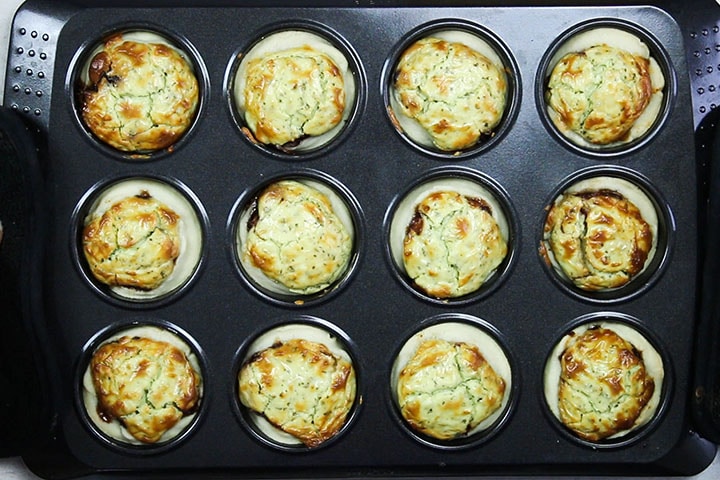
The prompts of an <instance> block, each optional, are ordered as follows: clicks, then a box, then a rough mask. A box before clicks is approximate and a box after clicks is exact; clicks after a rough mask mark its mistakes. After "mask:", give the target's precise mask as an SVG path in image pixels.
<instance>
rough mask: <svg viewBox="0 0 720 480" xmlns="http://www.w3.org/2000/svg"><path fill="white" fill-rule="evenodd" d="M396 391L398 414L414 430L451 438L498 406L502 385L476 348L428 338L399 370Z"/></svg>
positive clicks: (501, 394)
mask: <svg viewBox="0 0 720 480" xmlns="http://www.w3.org/2000/svg"><path fill="white" fill-rule="evenodd" d="M396 388H397V398H398V405H399V406H400V411H401V414H402V416H403V417H404V418H405V420H406V421H407V422H408V423H409V424H410V426H411V427H412V428H413V429H415V430H417V431H418V432H421V433H423V434H425V435H428V436H430V437H433V438H437V439H440V440H452V439H454V438H457V437H459V436H462V435H464V434H467V433H468V432H470V431H471V430H472V429H473V428H475V427H476V426H478V425H479V424H480V423H481V422H482V421H483V420H485V419H486V418H488V417H489V416H490V415H492V414H493V413H494V412H495V411H496V410H497V409H499V408H500V407H501V405H502V400H503V395H504V393H505V381H504V380H503V379H502V377H500V376H499V375H498V374H497V373H496V372H495V371H494V370H493V368H492V366H490V364H489V363H488V362H487V361H486V360H485V358H484V357H483V355H482V353H481V352H480V350H479V349H478V348H477V347H476V346H475V345H470V344H467V343H464V342H450V341H447V340H442V339H429V340H425V341H423V342H422V343H421V344H420V345H419V347H418V349H417V351H416V352H415V354H414V355H413V356H412V358H411V359H410V360H409V361H408V363H407V364H406V365H405V366H404V367H403V369H402V370H401V372H400V375H399V377H398V383H397V386H396Z"/></svg>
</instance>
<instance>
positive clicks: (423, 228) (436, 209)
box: [403, 191, 508, 298]
mask: <svg viewBox="0 0 720 480" xmlns="http://www.w3.org/2000/svg"><path fill="white" fill-rule="evenodd" d="M494 215H495V212H493V209H492V207H491V206H490V205H489V204H488V203H487V202H486V201H485V200H484V199H482V198H477V197H472V196H468V195H462V194H460V193H458V192H454V191H437V192H433V193H431V194H429V195H427V196H426V197H425V198H424V199H423V200H422V201H421V202H420V203H419V204H418V205H417V207H416V208H415V214H414V216H413V217H412V219H411V221H410V224H409V225H408V227H407V230H406V233H405V237H404V240H403V263H404V266H405V271H406V272H407V274H408V275H409V276H410V278H412V279H413V281H414V282H415V284H416V285H417V286H418V287H419V288H420V289H422V290H423V291H424V292H425V293H427V294H428V295H430V296H433V297H435V298H452V297H459V296H462V295H467V294H469V293H472V292H474V291H476V290H478V289H479V288H480V287H482V285H483V284H484V283H485V281H486V280H487V279H488V278H489V277H490V276H491V275H492V274H493V273H494V272H495V271H496V270H497V268H498V266H499V265H500V264H501V263H502V261H503V260H504V258H505V256H506V255H507V251H508V248H507V242H506V240H505V238H503V235H502V232H501V231H500V227H499V225H498V223H497V220H496V218H495V217H494Z"/></svg>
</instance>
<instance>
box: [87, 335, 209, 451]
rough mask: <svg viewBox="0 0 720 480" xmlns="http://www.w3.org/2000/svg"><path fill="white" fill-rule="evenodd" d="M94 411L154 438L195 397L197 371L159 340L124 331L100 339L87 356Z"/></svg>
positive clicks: (194, 404) (188, 410)
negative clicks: (107, 340) (100, 341)
mask: <svg viewBox="0 0 720 480" xmlns="http://www.w3.org/2000/svg"><path fill="white" fill-rule="evenodd" d="M90 373H91V376H92V382H93V385H94V387H95V393H96V395H97V401H98V406H97V410H98V411H97V413H98V415H99V417H100V418H101V419H102V420H103V421H105V422H112V421H114V420H117V421H119V422H121V423H122V425H123V426H124V427H125V428H126V429H127V431H128V432H129V433H130V434H131V435H132V436H133V437H134V438H135V439H137V440H139V441H140V442H143V443H156V442H158V441H159V440H161V439H162V436H163V434H164V433H165V432H166V431H168V430H170V429H171V428H172V427H173V426H174V425H175V424H177V423H178V422H179V421H180V420H181V419H182V418H183V417H185V416H187V415H191V414H193V413H195V412H196V410H197V408H198V406H199V403H200V396H201V393H200V383H201V378H200V374H199V373H198V372H197V371H195V369H194V368H193V366H192V364H191V363H190V361H189V360H188V358H187V357H186V356H185V354H184V353H183V352H182V351H181V350H180V349H179V348H177V347H175V346H173V345H171V344H169V343H167V342H163V341H158V340H153V339H149V338H144V337H136V336H123V337H121V338H119V339H117V340H113V341H110V342H108V343H105V344H103V345H101V346H100V347H99V348H98V349H97V350H96V351H95V353H94V354H93V356H92V359H91V361H90Z"/></svg>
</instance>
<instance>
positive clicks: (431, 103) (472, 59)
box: [394, 37, 508, 151]
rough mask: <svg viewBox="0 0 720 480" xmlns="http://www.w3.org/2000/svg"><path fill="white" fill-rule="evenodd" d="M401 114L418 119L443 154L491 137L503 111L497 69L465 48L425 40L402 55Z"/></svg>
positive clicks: (503, 86) (398, 80) (503, 88)
mask: <svg viewBox="0 0 720 480" xmlns="http://www.w3.org/2000/svg"><path fill="white" fill-rule="evenodd" d="M394 88H395V94H396V95H397V99H398V101H399V104H400V107H401V113H402V114H404V115H406V116H407V117H410V118H413V119H415V120H417V122H418V123H419V124H420V126H422V128H424V129H425V130H426V131H427V133H428V134H429V135H430V137H431V138H432V141H433V143H434V144H435V146H436V147H437V148H439V149H441V150H444V151H456V150H462V149H466V148H469V147H472V146H473V145H475V144H476V143H478V141H480V139H481V138H482V137H484V136H488V135H491V134H492V132H493V130H494V129H495V127H496V126H497V125H498V124H499V122H500V120H501V119H502V116H503V114H504V112H505V105H506V102H507V93H508V92H507V90H508V86H507V80H506V77H505V72H504V71H503V68H502V67H501V66H498V65H495V64H493V63H492V62H491V61H490V60H489V59H488V58H487V57H485V56H484V55H482V54H481V53H479V52H477V51H475V50H473V49H472V48H470V47H468V46H467V45H465V44H463V43H458V42H449V41H446V40H442V39H439V38H433V37H428V38H423V39H421V40H418V41H417V42H415V43H414V44H412V45H411V46H410V47H409V48H408V49H407V50H405V51H404V52H403V54H402V56H401V57H400V60H399V62H398V66H397V70H396V76H395V81H394Z"/></svg>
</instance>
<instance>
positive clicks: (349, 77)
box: [233, 30, 356, 152]
mask: <svg viewBox="0 0 720 480" xmlns="http://www.w3.org/2000/svg"><path fill="white" fill-rule="evenodd" d="M355 90H356V86H355V78H354V76H353V73H352V71H351V70H350V68H349V66H348V60H347V58H345V55H343V53H342V52H340V50H338V49H337V48H336V47H334V46H333V45H332V44H331V43H330V42H328V41H327V40H325V39H324V38H322V37H321V36H319V35H316V34H313V33H310V32H302V31H295V30H290V31H283V32H278V33H275V34H272V35H269V36H268V37H266V38H264V39H263V40H261V41H260V42H258V43H257V44H256V45H255V46H253V48H252V49H251V50H250V51H249V52H247V53H246V54H244V56H243V59H242V62H241V63H240V66H239V68H238V70H237V72H236V74H235V77H234V85H233V97H234V100H235V103H236V106H237V108H238V110H239V111H240V112H241V114H242V116H243V118H244V119H245V122H246V123H247V125H248V128H249V133H248V134H251V135H252V138H253V139H254V140H256V141H258V142H260V143H265V144H272V145H275V146H278V147H281V148H282V149H283V150H287V151H299V152H303V151H307V150H311V149H314V148H318V147H320V146H322V145H324V144H325V143H327V142H329V141H330V140H331V139H332V138H334V137H335V136H336V135H337V134H338V133H339V132H340V129H341V128H342V127H343V126H344V123H345V121H346V120H347V118H348V117H349V115H350V112H351V111H352V106H353V104H354V102H355Z"/></svg>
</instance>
